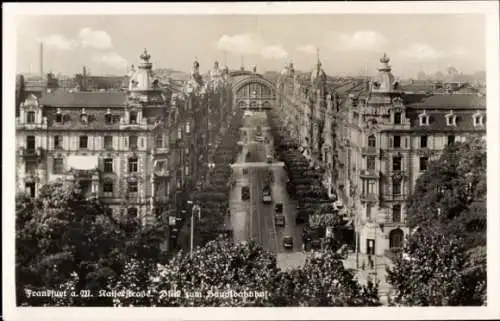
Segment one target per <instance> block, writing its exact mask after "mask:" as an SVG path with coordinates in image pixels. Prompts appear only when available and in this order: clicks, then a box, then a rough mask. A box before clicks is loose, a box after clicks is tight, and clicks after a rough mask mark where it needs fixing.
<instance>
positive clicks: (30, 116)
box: [26, 111, 35, 124]
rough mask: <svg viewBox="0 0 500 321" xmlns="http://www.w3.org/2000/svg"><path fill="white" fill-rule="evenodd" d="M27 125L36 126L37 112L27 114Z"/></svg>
mask: <svg viewBox="0 0 500 321" xmlns="http://www.w3.org/2000/svg"><path fill="white" fill-rule="evenodd" d="M26 123H27V124H34V123H35V112H34V111H29V112H27V113H26Z"/></svg>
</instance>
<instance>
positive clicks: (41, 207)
mask: <svg viewBox="0 0 500 321" xmlns="http://www.w3.org/2000/svg"><path fill="white" fill-rule="evenodd" d="M165 227H166V226H165V225H161V224H159V225H158V226H155V227H144V228H143V227H142V226H141V224H140V222H138V221H137V220H136V219H133V218H129V219H124V220H123V221H118V220H116V219H115V218H114V217H112V216H111V214H108V212H107V211H106V210H105V207H104V206H103V205H102V204H101V203H100V202H99V201H98V200H95V199H85V198H84V197H83V195H82V193H80V191H79V190H78V189H77V188H75V185H73V184H69V183H65V182H63V181H55V182H52V183H49V184H47V185H45V186H43V187H42V188H41V190H40V195H39V197H38V198H37V199H35V200H32V199H28V198H26V197H25V196H22V195H19V196H18V197H17V203H16V249H17V251H16V278H17V279H16V287H17V301H18V304H19V305H23V304H24V305H32V306H40V305H80V306H81V305H83V306H89V305H93V306H94V305H99V306H103V305H111V304H112V301H111V298H106V297H99V296H97V293H98V291H99V290H102V289H106V288H108V287H109V285H110V284H111V282H112V280H113V279H114V278H116V277H117V276H118V275H119V274H120V273H121V271H122V269H123V266H124V264H125V262H127V261H128V260H129V259H130V258H131V257H138V256H139V255H140V256H141V257H142V260H143V262H145V263H148V264H150V263H151V261H152V259H155V260H157V259H156V258H158V257H163V256H164V253H165V251H162V250H161V242H162V240H163V239H164V238H165V236H166V230H165ZM155 262H157V261H155ZM145 268H146V267H145ZM48 289H51V290H68V291H70V290H72V291H75V293H76V294H77V296H75V297H71V296H64V297H62V298H52V297H29V296H28V295H27V292H26V290H32V291H36V290H48ZM80 291H82V292H80ZM85 291H91V292H92V293H94V294H95V296H94V297H82V295H81V294H84V293H86V292H85Z"/></svg>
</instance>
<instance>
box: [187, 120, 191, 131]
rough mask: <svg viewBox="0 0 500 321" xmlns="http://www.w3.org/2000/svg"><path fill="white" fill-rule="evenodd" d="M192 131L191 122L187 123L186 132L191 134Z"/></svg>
mask: <svg viewBox="0 0 500 321" xmlns="http://www.w3.org/2000/svg"><path fill="white" fill-rule="evenodd" d="M190 132H191V124H189V122H187V123H186V133H187V134H189V133H190Z"/></svg>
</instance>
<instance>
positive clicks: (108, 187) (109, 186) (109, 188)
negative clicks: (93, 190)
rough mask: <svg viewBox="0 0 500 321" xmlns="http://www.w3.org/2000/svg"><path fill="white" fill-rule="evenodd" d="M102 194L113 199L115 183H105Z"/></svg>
mask: <svg viewBox="0 0 500 321" xmlns="http://www.w3.org/2000/svg"><path fill="white" fill-rule="evenodd" d="M102 192H103V193H104V196H105V197H112V196H113V181H111V180H109V181H105V182H104V183H103V184H102Z"/></svg>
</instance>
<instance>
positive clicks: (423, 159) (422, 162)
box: [420, 157, 429, 171]
mask: <svg viewBox="0 0 500 321" xmlns="http://www.w3.org/2000/svg"><path fill="white" fill-rule="evenodd" d="M428 163H429V157H420V170H421V171H426V170H427V164H428Z"/></svg>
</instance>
